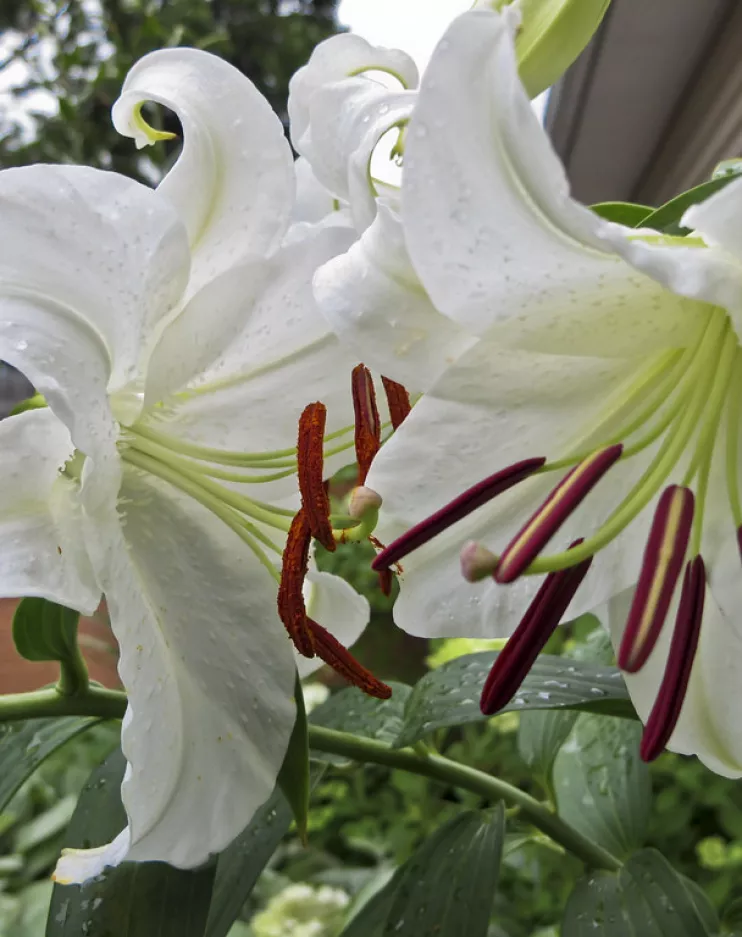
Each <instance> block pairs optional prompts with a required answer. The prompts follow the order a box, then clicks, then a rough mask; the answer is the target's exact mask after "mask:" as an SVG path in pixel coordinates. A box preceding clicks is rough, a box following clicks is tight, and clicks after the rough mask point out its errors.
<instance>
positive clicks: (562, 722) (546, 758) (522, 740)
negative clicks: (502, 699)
mask: <svg viewBox="0 0 742 937" xmlns="http://www.w3.org/2000/svg"><path fill="white" fill-rule="evenodd" d="M577 716H578V713H576V712H574V710H570V709H568V710H564V709H534V710H531V711H530V712H524V713H521V717H520V725H519V726H518V751H519V752H520V756H521V758H522V759H523V761H525V763H526V764H527V765H528V766H529V767H530V768H533V770H534V772H535V773H536V774H537V775H538V776H539V778H541V779H543V780H544V781H546V782H549V783H550V778H551V768H552V765H553V764H554V759H555V758H556V756H557V754H558V752H559V749H560V748H561V747H562V745H563V744H564V742H565V741H566V739H567V737H568V736H569V734H570V732H571V731H572V727H573V726H574V724H575V720H576V719H577Z"/></svg>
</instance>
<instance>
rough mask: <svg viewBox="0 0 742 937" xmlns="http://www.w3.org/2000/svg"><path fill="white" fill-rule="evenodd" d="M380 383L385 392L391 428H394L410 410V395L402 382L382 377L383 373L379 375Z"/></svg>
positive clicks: (397, 426) (396, 427)
mask: <svg viewBox="0 0 742 937" xmlns="http://www.w3.org/2000/svg"><path fill="white" fill-rule="evenodd" d="M381 383H382V384H383V385H384V393H385V394H386V402H387V404H388V406H389V416H390V418H391V421H392V429H395V430H396V429H398V428H399V427H400V426H401V425H402V423H403V422H404V420H405V419H406V418H407V417H408V416H409V413H410V410H411V409H412V407H411V405H410V395H409V393H408V392H407V388H406V387H405V386H404V385H403V384H398V383H397V382H396V381H393V380H391V378H388V377H384V375H383V374H382V375H381Z"/></svg>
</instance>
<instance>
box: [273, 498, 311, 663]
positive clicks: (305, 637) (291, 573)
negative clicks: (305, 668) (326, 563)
mask: <svg viewBox="0 0 742 937" xmlns="http://www.w3.org/2000/svg"><path fill="white" fill-rule="evenodd" d="M311 542H312V531H311V530H310V528H309V521H308V519H307V515H306V512H305V510H304V508H301V510H300V511H299V512H298V513H297V514H296V516H295V517H294V519H293V521H292V522H291V528H290V529H289V534H288V537H287V538H286V546H285V547H284V549H283V560H282V565H281V583H280V585H279V587H278V614H279V616H280V618H281V621H282V622H283V623H284V625H285V627H286V630H287V631H288V633H289V636H290V638H291V640H292V641H293V642H294V645H295V647H296V649H297V651H298V652H299V653H300V654H303V655H304V657H314V654H315V644H314V637H313V634H312V629H311V628H310V626H309V619H308V618H307V609H306V605H305V604H304V593H303V586H304V577H305V576H306V574H307V570H308V569H309V547H310V545H311Z"/></svg>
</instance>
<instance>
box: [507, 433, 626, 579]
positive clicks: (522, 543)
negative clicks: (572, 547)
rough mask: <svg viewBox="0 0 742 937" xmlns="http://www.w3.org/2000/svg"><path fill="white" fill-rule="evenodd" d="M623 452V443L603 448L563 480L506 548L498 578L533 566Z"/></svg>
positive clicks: (517, 574)
mask: <svg viewBox="0 0 742 937" xmlns="http://www.w3.org/2000/svg"><path fill="white" fill-rule="evenodd" d="M622 452H623V446H622V445H621V444H620V443H619V444H618V445H615V446H608V447H607V448H606V449H599V450H598V451H597V452H594V453H593V454H592V455H589V456H588V457H587V458H586V459H583V460H582V462H580V464H579V465H577V466H575V468H573V469H572V471H571V472H569V474H568V475H566V476H565V477H564V478H563V479H562V480H561V482H560V483H559V484H558V485H557V486H556V488H554V490H553V491H552V492H551V494H550V495H549V497H548V498H547V499H546V501H544V503H543V504H542V505H541V507H540V508H539V509H538V511H536V513H535V514H534V515H533V516H532V517H531V518H530V520H529V521H528V523H527V524H525V525H524V526H523V527H522V528H521V529H520V531H519V532H518V533H517V534H516V535H515V537H513V539H512V540H511V541H510V543H509V544H508V546H507V547H506V548H505V550H504V551H503V552H502V554H501V556H500V562H499V563H498V564H497V569H496V570H495V579H496V580H497V582H501V583H507V582H512V581H513V580H514V579H517V578H518V576H520V575H521V573H523V572H524V571H525V570H526V569H527V568H528V566H530V564H531V563H532V562H533V560H534V559H535V558H536V557H537V556H538V554H539V553H540V552H541V550H542V549H543V548H544V547H545V546H546V544H547V543H548V542H549V540H551V538H552V537H553V536H554V534H555V533H556V532H557V531H558V530H559V528H560V527H561V526H562V524H563V523H564V522H565V521H566V519H567V518H568V517H569V515H570V514H571V513H572V512H573V511H574V510H575V508H576V507H577V506H578V505H579V504H581V503H582V501H583V500H584V498H585V497H586V496H587V495H588V494H589V493H590V491H592V489H593V488H594V487H595V485H597V483H598V482H599V481H600V479H601V478H602V477H603V476H604V475H605V473H606V472H607V471H608V469H609V468H610V467H611V466H612V465H613V464H614V463H616V462H617V461H618V460H619V459H620V458H621V453H622Z"/></svg>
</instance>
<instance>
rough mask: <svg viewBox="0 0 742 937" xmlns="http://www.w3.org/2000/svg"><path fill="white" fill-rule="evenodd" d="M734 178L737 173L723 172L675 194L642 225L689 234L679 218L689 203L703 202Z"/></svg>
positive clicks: (664, 232) (675, 233)
mask: <svg viewBox="0 0 742 937" xmlns="http://www.w3.org/2000/svg"><path fill="white" fill-rule="evenodd" d="M736 178H737V173H734V172H731V173H725V174H724V175H720V176H717V177H716V178H715V179H709V181H708V182H702V183H701V184H700V185H697V186H694V188H692V189H689V190H688V191H687V192H683V193H682V194H681V195H677V196H676V197H675V198H673V199H670V201H669V202H665V204H664V205H661V206H660V207H659V208H658V209H657V210H656V211H653V212H652V213H651V215H648V216H647V217H646V218H645V219H644V221H643V222H642V227H643V228H654V230H655V231H661V232H662V233H663V234H671V235H676V236H681V237H683V236H685V235H686V234H690V228H684V227H683V226H682V225H681V223H680V220H681V218H682V217H683V215H684V214H685V213H686V212H687V211H688V209H689V208H690V207H691V205H697V204H699V202H705V201H706V199H707V198H709V196H711V195H713V194H714V193H715V192H719V191H721V189H723V188H725V187H726V186H728V185H729V183H730V182H732V181H733V180H734V179H736Z"/></svg>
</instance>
